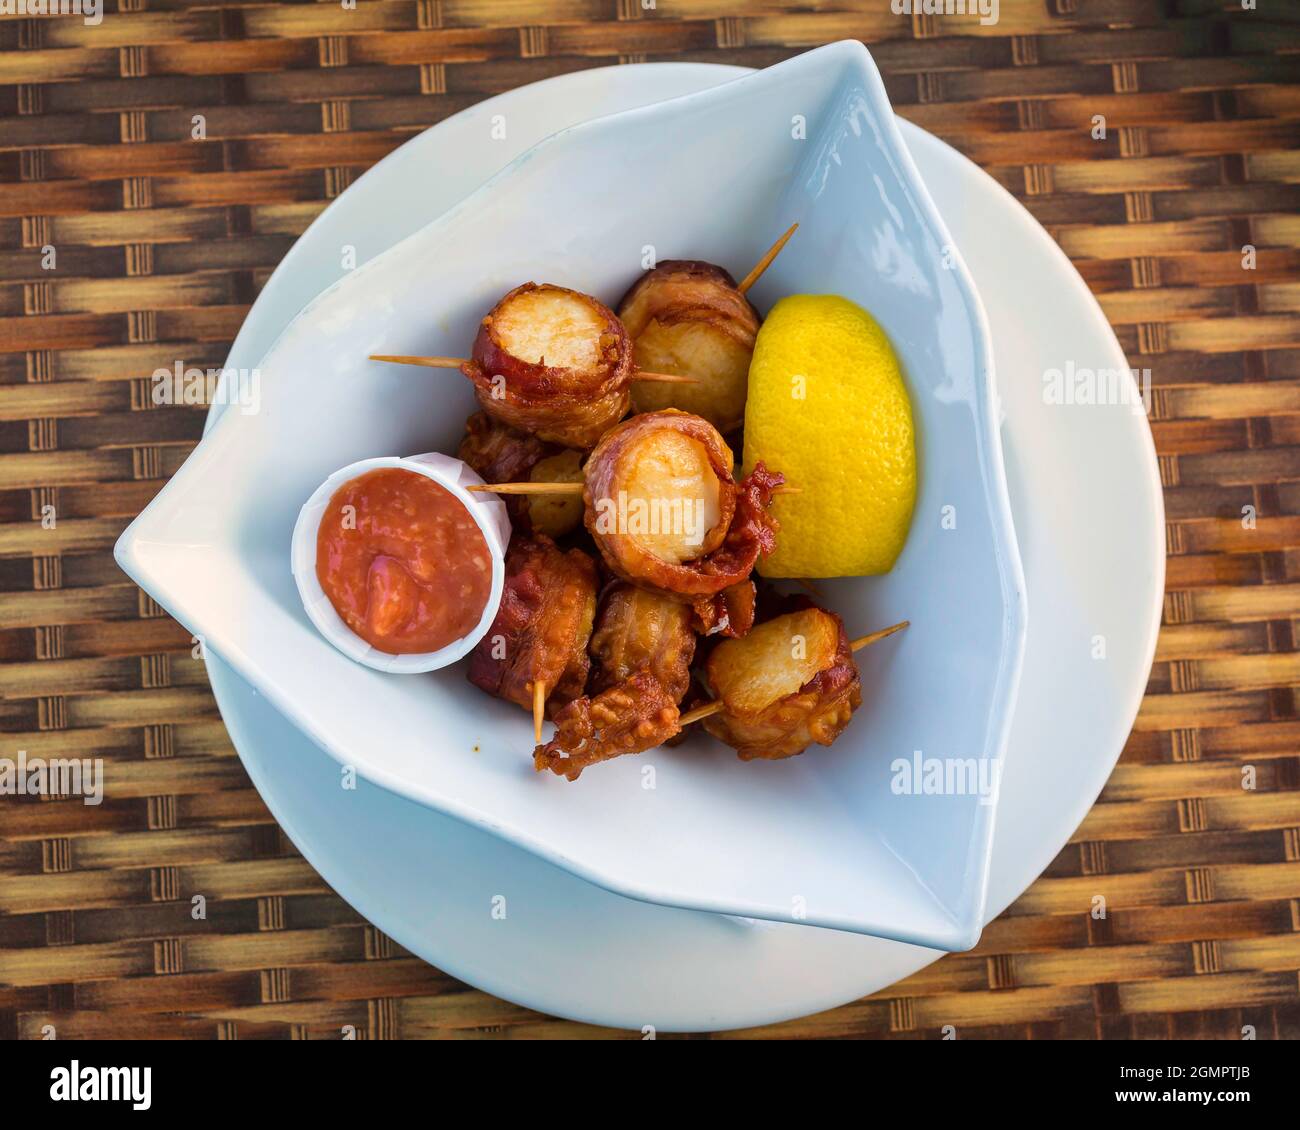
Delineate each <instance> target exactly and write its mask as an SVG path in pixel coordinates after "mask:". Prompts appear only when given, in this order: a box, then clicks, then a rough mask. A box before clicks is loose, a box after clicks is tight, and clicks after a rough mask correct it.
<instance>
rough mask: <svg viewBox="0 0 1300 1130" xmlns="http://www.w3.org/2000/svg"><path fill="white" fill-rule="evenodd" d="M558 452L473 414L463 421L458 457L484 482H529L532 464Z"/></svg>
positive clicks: (545, 444)
mask: <svg viewBox="0 0 1300 1130" xmlns="http://www.w3.org/2000/svg"><path fill="white" fill-rule="evenodd" d="M559 450H560V449H559V448H558V447H556V446H555V444H552V443H546V442H544V441H542V440H540V439H538V438H537V437H536V436H531V435H528V433H527V432H521V431H519V430H517V429H516V428H511V427H508V426H507V425H505V424H503V423H501V422H500V421H499V420H494V419H493V418H492V417H491V416H489V415H488V414H487V413H486V412H475V413H474V415H472V416H471V417H470V418H469V419H468V420H466V421H465V438H464V439H463V440H461V441H460V450H459V451H458V452H457V453H456V454H457V456H458V457H459V458H460V459H462V460H463V461H464V462H466V463H468V464H469V466H470V467H472V468H473V469H474V470H475V471H477V472H478V473H479V474H480V475H481V476H482V477H483V481H484V482H485V483H518V482H524V481H526V480H527V479H528V474H529V472H530V471H532V469H533V466H534V464H536V463H537V462H538V460H540V459H544V458H546V456H548V455H553V454H555V452H557V451H559Z"/></svg>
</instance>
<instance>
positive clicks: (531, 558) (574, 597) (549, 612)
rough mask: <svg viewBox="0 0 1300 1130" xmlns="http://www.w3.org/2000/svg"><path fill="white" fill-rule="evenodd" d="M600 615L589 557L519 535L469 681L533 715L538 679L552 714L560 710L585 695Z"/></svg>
mask: <svg viewBox="0 0 1300 1130" xmlns="http://www.w3.org/2000/svg"><path fill="white" fill-rule="evenodd" d="M595 613H596V564H595V562H594V561H592V559H591V558H590V557H588V556H587V554H585V553H583V552H582V550H580V549H571V550H569V551H568V552H567V553H566V552H563V551H562V550H560V549H558V548H557V547H556V545H555V543H554V542H553V541H551V539H550V538H548V537H546V536H545V535H543V534H535V535H533V536H531V537H519V536H518V535H516V536H515V537H513V538H512V539H511V541H510V546H509V548H508V549H507V551H506V580H505V590H504V591H503V593H502V595H501V606H500V608H499V609H498V610H497V615H496V619H495V620H494V621H493V622H492V627H491V628H489V629H488V633H487V635H485V636H484V637H483V638H482V639H481V640H480V641H479V642H478V644H477V645H476V646H475V648H474V650H473V651H472V652H470V656H469V671H468V678H469V681H470V682H471V683H473V684H474V685H475V686H476V687H478V688H479V689H480V690H482V691H486V692H487V693H488V694H490V695H495V696H496V697H497V698H503V699H505V700H506V701H507V702H513V703H515V704H517V705H518V706H522V707H523V708H524V709H525V710H531V709H532V706H533V685H534V683H535V682H536V681H537V680H541V681H542V682H543V683H544V684H545V685H546V688H547V692H548V693H547V711H548V713H550V712H553V711H555V710H558V709H559V708H560V707H561V706H563V705H564V704H565V703H567V702H569V701H570V700H571V699H573V698H575V697H576V696H578V695H581V694H582V692H583V690H584V689H585V688H586V685H587V674H588V672H589V671H590V669H591V660H590V658H589V657H588V655H587V641H588V640H589V639H590V637H591V628H592V622H593V620H594V617H595Z"/></svg>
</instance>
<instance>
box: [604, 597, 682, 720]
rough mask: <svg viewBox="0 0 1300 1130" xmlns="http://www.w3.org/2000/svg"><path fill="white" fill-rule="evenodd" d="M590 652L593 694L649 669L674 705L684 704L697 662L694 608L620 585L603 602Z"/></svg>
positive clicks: (669, 598) (668, 598)
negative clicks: (694, 662) (692, 617)
mask: <svg viewBox="0 0 1300 1130" xmlns="http://www.w3.org/2000/svg"><path fill="white" fill-rule="evenodd" d="M588 650H589V651H590V652H591V657H592V659H593V660H595V670H594V672H593V674H592V689H593V690H595V691H603V690H606V689H608V688H609V687H611V686H613V685H614V684H616V683H621V682H623V681H624V680H626V679H628V678H630V677H631V676H632V675H634V674H635V673H636V672H637V671H643V670H644V671H649V672H650V673H651V674H652V675H654V676H655V677H656V678H657V679H658V680H659V682H660V683H661V684H662V685H663V687H664V689H665V690H666V691H667V693H668V695H669V697H670V698H671V699H672V700H673V702H681V700H682V698H683V697H684V696H685V694H686V692H687V690H688V689H689V688H690V685H691V660H692V659H693V658H694V657H695V633H694V632H693V631H692V630H691V612H690V609H689V608H688V607H687V606H686V605H684V604H682V603H680V602H678V601H676V600H673V599H672V598H671V597H669V596H665V595H664V594H663V593H658V592H652V591H650V590H649V589H639V588H637V587H636V586H634V585H629V584H627V583H625V582H622V581H617V582H615V583H614V584H612V585H610V586H609V589H608V590H607V591H606V593H605V595H604V597H603V598H602V600H601V602H600V611H599V612H598V613H597V616H596V628H595V630H594V631H593V632H592V633H591V646H590V647H589V649H588Z"/></svg>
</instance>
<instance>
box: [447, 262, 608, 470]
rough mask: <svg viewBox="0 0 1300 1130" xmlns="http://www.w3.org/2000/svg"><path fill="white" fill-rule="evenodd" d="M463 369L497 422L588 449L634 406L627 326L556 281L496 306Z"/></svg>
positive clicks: (532, 286)
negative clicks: (557, 284)
mask: <svg viewBox="0 0 1300 1130" xmlns="http://www.w3.org/2000/svg"><path fill="white" fill-rule="evenodd" d="M461 371H462V372H463V373H464V374H465V375H466V376H467V377H469V379H470V380H471V381H473V383H474V394H475V396H477V397H478V402H479V405H480V407H482V409H483V411H484V412H486V413H487V414H488V415H489V416H491V417H492V418H493V419H496V420H499V421H500V422H501V423H503V424H507V425H509V426H510V427H512V428H517V429H518V430H520V431H523V432H528V433H529V434H530V435H535V436H537V437H538V438H539V439H542V440H546V441H548V442H550V443H557V444H560V445H561V446H563V447H573V448H577V449H579V450H581V451H585V450H587V449H588V448H590V447H592V446H593V445H594V444H595V443H596V441H597V440H598V439H600V437H601V436H602V435H603V434H604V433H605V432H606V431H608V430H609V429H610V428H611V427H612V426H613V425H614V424H616V423H617V422H618V421H619V420H621V419H622V418H623V417H624V416H626V415H627V411H628V407H629V405H630V403H631V393H630V391H629V386H630V382H631V379H632V371H633V362H632V346H631V342H630V341H629V339H628V336H627V333H626V331H625V330H624V329H623V323H622V322H620V321H619V320H618V318H617V317H615V316H614V312H613V311H612V310H610V309H609V307H608V306H605V305H604V304H602V303H600V302H598V301H597V300H596V299H594V298H592V297H590V296H589V295H586V294H580V293H579V292H578V291H576V290H568V289H567V288H565V287H562V286H552V285H550V284H549V283H548V284H543V285H541V286H539V285H538V284H536V283H531V282H530V283H524V284H523V285H522V286H517V287H515V289H514V290H512V291H511V292H510V293H509V294H507V295H506V296H505V297H504V298H503V299H501V301H500V302H498V303H497V304H496V305H495V306H494V307H492V309H491V311H490V312H489V313H488V314H487V316H486V317H484V319H483V321H482V322H481V323H480V325H479V328H478V334H477V336H476V337H475V338H474V347H473V350H472V351H471V354H470V359H469V360H468V361H467V362H466V363H465V364H464V365H463V366H462V367H461Z"/></svg>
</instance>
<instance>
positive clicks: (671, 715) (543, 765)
mask: <svg viewBox="0 0 1300 1130" xmlns="http://www.w3.org/2000/svg"><path fill="white" fill-rule="evenodd" d="M677 719H678V712H677V703H676V702H674V701H673V698H672V695H670V694H669V693H668V691H667V690H665V689H664V685H663V684H662V683H661V682H660V681H659V680H658V679H657V678H655V676H654V675H652V674H651V673H650V672H649V671H646V670H641V671H637V672H636V673H635V674H633V675H631V676H630V677H629V678H627V679H625V680H623V681H622V682H619V683H615V684H614V685H613V686H612V687H609V688H608V689H607V690H604V691H601V693H600V694H598V695H596V696H595V697H594V698H587V697H585V696H584V697H582V698H577V699H574V700H573V701H572V702H571V703H569V704H568V706H565V707H564V708H563V709H561V710H559V711H557V712H556V715H555V737H554V738H552V739H551V741H549V742H546V743H545V744H544V745H539V746H538V747H537V748H536V749H535V750H533V766H534V768H535V769H536V770H537V771H538V772H539V773H540V772H542V771H543V770H546V769H549V770H550V771H551V772H552V773H555V774H556V775H557V776H560V777H567V778H568V779H569V780H570V781H576V780H577V779H578V777H579V776H581V774H582V771H583V770H584V769H586V768H587V767H588V766H590V765H596V764H598V763H599V762H601V761H609V760H610V759H611V758H615V757H621V756H622V755H623V754H625V753H644V752H645V751H646V750H648V749H653V748H654V747H655V746H657V745H662V744H663V743H664V742H665V741H667V740H668V739H669V738H671V737H673V736H674V735H676V734H677V733H678V732H679V731H680V730H681V726H680V725H679V724H678V721H677Z"/></svg>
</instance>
